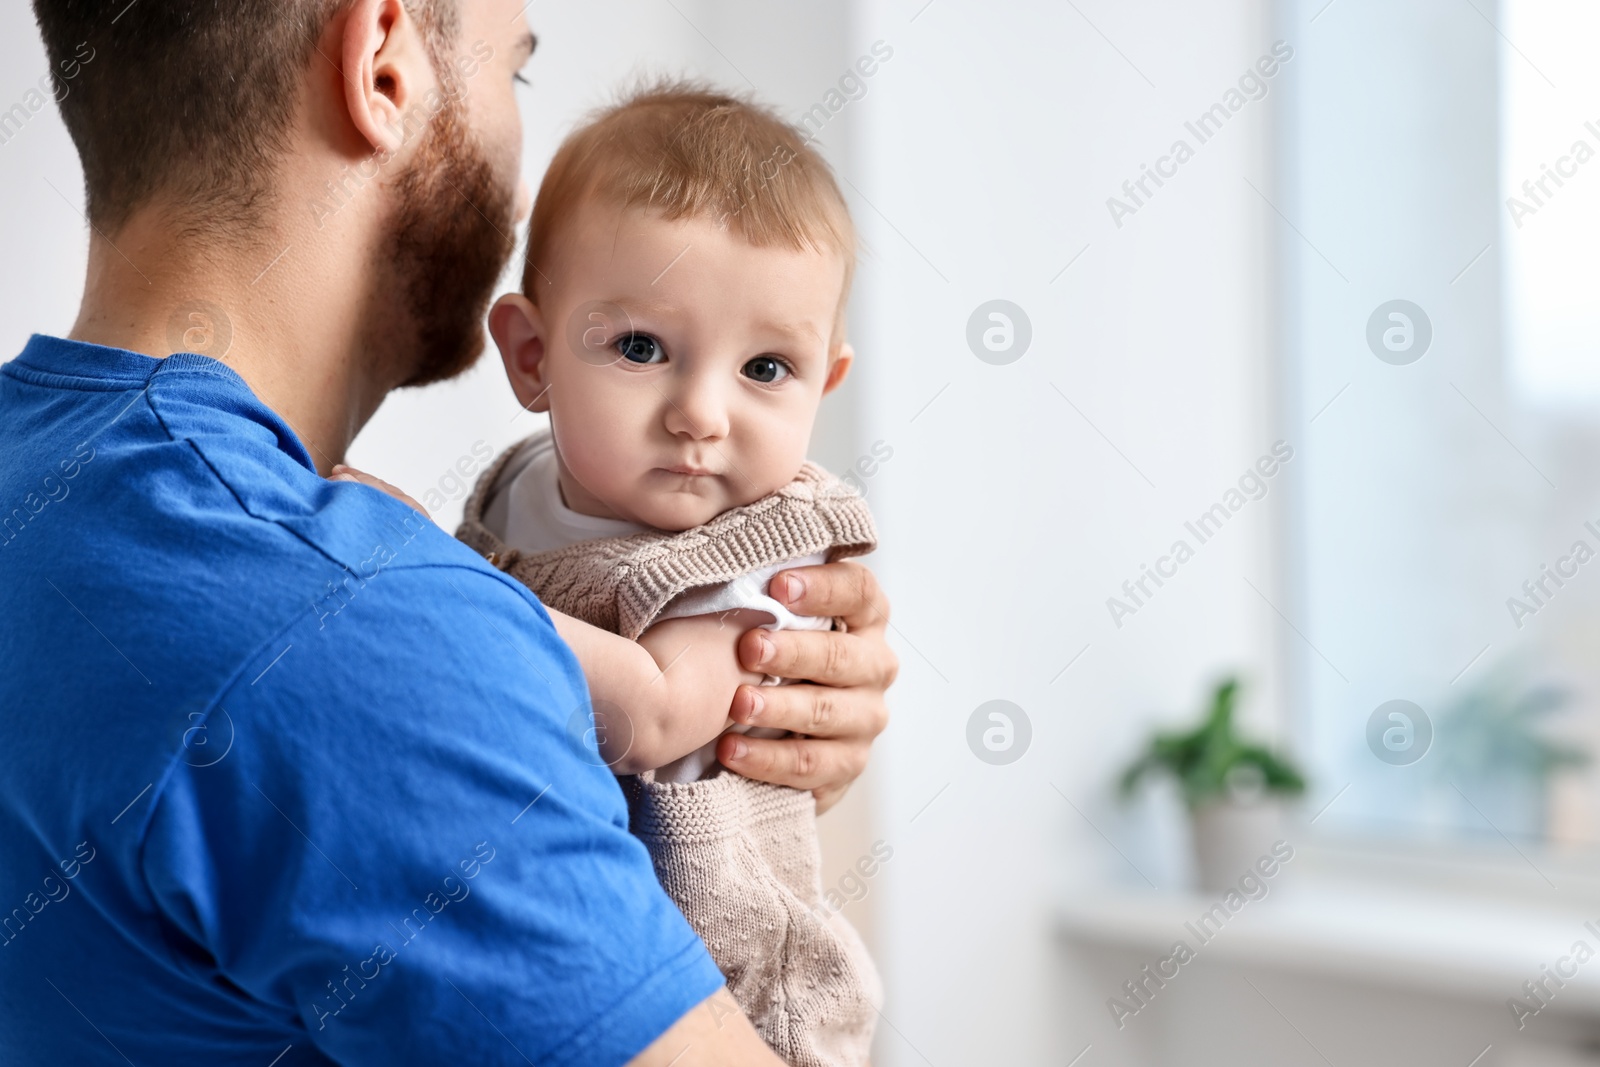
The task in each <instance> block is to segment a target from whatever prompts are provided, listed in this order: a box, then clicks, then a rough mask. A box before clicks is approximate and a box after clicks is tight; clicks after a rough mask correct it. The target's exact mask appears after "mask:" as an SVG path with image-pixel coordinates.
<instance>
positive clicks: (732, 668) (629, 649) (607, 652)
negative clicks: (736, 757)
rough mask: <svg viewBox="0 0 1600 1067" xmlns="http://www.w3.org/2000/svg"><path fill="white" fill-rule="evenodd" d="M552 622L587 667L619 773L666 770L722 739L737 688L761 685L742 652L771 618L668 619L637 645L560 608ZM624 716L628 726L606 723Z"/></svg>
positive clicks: (739, 614)
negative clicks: (743, 643)
mask: <svg viewBox="0 0 1600 1067" xmlns="http://www.w3.org/2000/svg"><path fill="white" fill-rule="evenodd" d="M550 618H551V620H552V621H554V623H555V626H556V632H557V633H559V634H560V635H561V639H562V640H563V641H565V642H566V643H567V644H568V645H569V646H571V648H572V651H573V654H574V655H576V656H577V657H578V663H579V664H580V665H581V666H582V667H583V674H584V677H585V678H587V679H588V681H589V693H590V696H591V698H592V701H593V704H594V709H595V720H596V722H595V725H596V727H597V730H598V733H599V740H600V756H601V758H602V759H604V760H605V761H606V764H607V766H609V767H610V768H611V769H612V770H613V771H615V772H616V773H617V774H638V773H639V772H640V771H647V770H650V769H652V768H655V767H661V766H664V765H665V764H668V763H671V762H672V761H673V760H675V759H678V758H679V757H681V756H687V755H688V754H689V753H691V752H693V751H695V750H696V749H698V748H700V747H701V746H703V745H707V744H709V743H711V742H712V741H714V740H716V738H717V735H719V734H721V733H722V731H724V730H726V729H727V728H728V726H729V724H730V723H731V721H732V720H730V719H729V718H728V707H729V705H731V704H732V703H733V694H734V690H736V689H737V688H738V687H739V686H740V685H741V684H749V685H759V684H760V683H761V675H759V674H754V673H752V672H750V671H746V670H744V669H743V668H742V667H740V666H739V656H738V651H737V649H736V647H735V646H736V645H737V644H738V641H739V638H740V637H741V636H743V634H744V632H745V631H746V630H749V629H751V628H752V627H755V626H758V625H760V624H761V623H763V622H766V621H767V620H768V616H767V615H765V614H764V613H762V612H758V611H730V612H726V613H723V614H720V615H695V616H691V617H689V618H684V619H667V620H666V621H664V622H658V623H656V624H655V625H654V626H652V627H650V629H648V630H646V631H645V632H644V633H643V634H642V635H640V637H639V640H638V641H637V642H634V641H629V640H628V639H627V638H626V637H620V636H618V635H617V634H614V633H611V632H610V631H608V630H602V629H600V628H599V627H598V626H591V625H590V624H589V623H586V622H583V621H582V620H580V619H575V618H573V617H572V616H570V615H563V614H562V613H561V612H559V611H555V610H553V609H552V610H551V611H550ZM617 714H621V715H622V716H624V717H625V718H626V719H627V721H626V722H615V721H607V719H608V718H614V716H615V715H617Z"/></svg>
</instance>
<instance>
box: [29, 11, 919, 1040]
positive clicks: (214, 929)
mask: <svg viewBox="0 0 1600 1067" xmlns="http://www.w3.org/2000/svg"><path fill="white" fill-rule="evenodd" d="M519 8H520V9H521V10H519ZM34 10H35V15H36V17H37V19H38V23H39V27H40V31H41V33H42V35H43V38H44V42H45V46H46V50H47V52H48V54H49V57H50V60H51V63H52V68H53V69H54V68H55V67H56V66H58V65H61V68H62V69H66V68H65V64H68V63H71V62H73V57H75V56H82V55H85V54H92V55H93V56H94V57H95V58H94V61H93V63H92V65H90V66H85V67H83V69H82V70H81V73H80V74H79V75H78V76H77V77H76V78H75V80H74V83H73V87H72V92H71V93H69V94H65V95H64V96H62V98H61V99H60V106H61V111H62V115H63V118H64V119H65V121H66V125H67V128H68V130H69V131H70V133H71V135H72V138H73V141H74V143H75V145H76V146H77V149H78V152H79V155H80V156H81V159H82V162H83V172H84V183H85V188H86V193H87V203H88V207H87V214H88V221H89V224H90V231H91V233H90V251H89V266H88V276H87V280H86V283H85V286H84V294H83V301H82V306H81V310H80V313H79V316H78V319H77V322H76V323H75V325H74V326H73V328H72V331H71V333H70V334H69V335H68V337H66V338H55V337H46V336H35V337H34V338H33V339H32V340H31V341H30V342H29V343H28V345H27V347H26V348H25V349H24V351H23V352H22V353H21V354H20V355H19V356H18V357H17V358H16V359H14V360H12V361H11V362H10V363H7V364H5V365H4V366H3V367H0V590H4V593H5V601H6V604H7V607H8V609H9V620H10V621H8V622H7V624H6V625H5V626H4V627H0V664H3V665H4V668H5V669H4V671H3V672H0V706H3V707H4V709H5V711H4V713H3V714H0V753H3V754H4V758H5V760H6V764H7V769H6V772H5V774H3V775H0V1061H4V1062H5V1063H17V1064H35V1063H37V1064H44V1063H71V1064H75V1065H78V1064H121V1063H124V1062H126V1063H151V1064H155V1063H159V1064H175V1063H191V1062H193V1063H200V1062H203V1063H208V1064H238V1065H251V1067H268V1065H276V1067H291V1065H295V1064H334V1063H337V1064H384V1065H389V1064H412V1063H416V1064H437V1063H443V1062H463V1063H471V1064H491V1063H504V1064H520V1063H525V1062H526V1063H539V1064H541V1065H544V1064H552V1065H553V1064H575V1065H589V1064H595V1065H601V1064H622V1063H637V1064H651V1065H653V1064H667V1063H669V1062H670V1063H674V1064H679V1065H682V1067H688V1065H690V1064H706V1065H711V1064H736V1063H737V1064H760V1063H767V1064H775V1063H777V1062H778V1061H777V1059H776V1058H775V1057H773V1056H772V1054H771V1053H770V1052H769V1051H768V1050H767V1049H766V1048H765V1046H764V1045H762V1044H761V1042H760V1040H759V1038H758V1037H757V1036H756V1034H755V1032H754V1030H753V1029H752V1028H751V1027H750V1025H749V1023H748V1022H747V1021H745V1020H744V1018H743V1017H742V1016H740V1015H738V1014H737V1011H736V1010H735V1009H733V1008H732V1007H731V1004H732V1001H731V999H730V998H728V996H727V994H726V993H725V992H723V991H722V976H721V975H720V974H719V973H718V972H717V970H716V968H715V966H714V965H713V964H712V962H711V960H710V958H709V956H708V955H707V954H706V951H705V949H704V947H703V946H702V945H701V944H700V943H699V942H698V941H697V940H696V939H695V937H694V936H693V933H692V932H691V931H690V930H689V928H688V926H687V925H686V923H685V922H684V920H683V919H682V917H681V916H680V915H678V913H677V912H676V910H675V909H674V908H673V906H672V904H671V903H670V901H668V899H667V898H666V897H665V896H664V895H663V894H662V892H661V890H660V889H659V887H658V886H657V885H656V882H655V878H654V875H653V872H652V871H651V869H650V865H649V861H648V859H647V857H646V854H645V851H644V849H643V847H642V846H640V845H639V844H638V843H637V842H636V841H635V840H634V839H632V838H631V837H630V836H629V835H628V833H627V827H626V818H625V809H624V806H623V802H622V797H621V794H620V791H619V790H618V788H617V786H616V783H615V781H614V780H613V778H612V777H611V775H610V773H609V772H608V771H607V769H606V768H605V767H604V766H603V765H600V763H599V761H598V758H597V756H596V753H595V746H594V741H593V738H592V736H591V735H590V733H589V730H588V728H587V727H588V723H589V718H588V698H587V693H586V690H585V686H584V682H583V678H582V675H581V673H580V671H579V669H578V665H577V663H576V661H575V660H574V659H573V658H572V656H571V654H570V652H569V651H568V650H567V649H566V647H565V646H564V645H562V644H561V642H560V640H559V639H558V638H557V636H556V634H555V631H554V630H553V629H552V628H551V626H550V623H549V618H548V616H547V615H546V614H545V612H544V610H543V608H542V607H541V606H540V605H539V604H538V602H537V601H535V600H534V599H533V598H532V597H531V596H530V595H528V594H527V593H526V592H525V591H524V590H523V589H522V587H521V586H520V585H517V584H516V583H514V582H513V581H512V580H510V579H509V578H507V577H506V576H504V575H502V574H500V573H499V572H498V571H496V570H495V569H494V568H493V567H491V566H489V565H488V564H487V563H486V562H485V561H484V560H482V559H479V558H478V557H476V556H475V555H474V554H473V553H472V552H471V551H469V550H468V549H467V548H466V547H465V546H463V545H461V544H459V543H458V542H456V541H454V540H452V539H451V538H450V537H449V536H448V535H446V534H445V533H443V532H442V531H440V530H439V529H438V528H437V527H435V526H433V525H432V524H431V523H429V522H427V521H425V519H424V517H423V516H421V515H420V514H418V512H417V511H415V510H413V509H412V508H411V507H408V506H407V505H406V503H405V502H403V501H401V500H398V499H396V498H395V497H394V496H392V495H388V494H386V493H384V492H380V491H378V489H377V488H374V487H373V484H372V483H373V482H374V481H375V480H373V479H367V478H364V477H360V476H353V475H340V476H338V477H334V478H330V477H329V476H330V475H333V474H335V473H336V472H335V468H336V467H338V466H339V465H340V462H341V460H342V459H343V457H344V455H345V452H346V449H347V448H348V446H349V444H350V442H351V439H352V438H353V437H355V435H356V434H357V433H358V432H359V431H360V429H361V427H362V426H363V425H364V424H365V423H366V422H367V421H368V419H370V418H371V416H372V414H373V413H374V412H375V411H376V410H377V409H378V406H379V405H380V404H381V403H382V401H383V399H384V397H385V396H386V395H387V394H388V393H389V392H390V391H391V390H393V389H396V388H399V387H402V386H418V385H425V384H427V383H430V382H436V381H441V380H444V379H446V378H449V377H451V376H452V375H455V374H458V373H460V372H461V371H463V370H465V369H466V368H467V367H469V366H471V365H472V363H473V361H474V360H476V359H477V357H478V356H479V354H480V352H481V351H482V349H483V347H484V337H483V326H482V323H483V319H484V313H485V309H486V307H487V303H488V299H489V297H490V295H491V288H492V285H493V283H494V281H495V280H496V278H497V277H498V275H499V274H500V271H501V268H502V267H503V266H504V265H505V263H506V260H507V257H508V255H509V254H510V252H511V251H512V245H513V242H512V241H511V239H510V238H509V236H508V235H509V234H511V233H512V232H513V231H514V228H515V226H516V223H517V221H518V220H520V218H521V217H523V216H524V215H525V214H526V212H527V210H528V201H529V197H528V186H527V184H526V183H525V182H524V181H522V179H521V176H520V166H521V139H522V134H521V122H520V118H519V115H518V110H517V104H516V100H515V97H514V94H513V80H514V78H516V76H517V74H518V71H519V69H520V68H521V67H522V66H523V65H524V64H525V63H526V62H527V60H528V59H529V57H530V55H531V54H532V51H533V48H534V39H533V36H532V34H531V33H530V32H529V29H528V25H527V23H526V21H525V19H524V16H523V13H522V11H525V10H526V5H525V4H524V3H523V2H522V0H272V2H266V0H237V2H235V3H231V4H230V3H225V2H224V0H142V2H141V0H132V2H129V0H35V2H34ZM352 479H354V481H352ZM362 481H365V482H367V483H368V484H360V482H362ZM773 593H774V595H775V596H777V597H778V598H779V599H780V600H783V601H785V602H787V603H788V604H789V606H791V607H793V608H794V609H795V610H797V611H798V612H800V613H801V614H810V615H818V616H840V617H843V618H844V619H845V620H846V621H847V623H848V624H849V625H848V632H840V633H820V632H807V631H783V632H777V633H771V634H767V633H765V632H763V631H757V632H752V633H751V634H748V635H746V638H745V639H744V640H743V641H742V643H741V646H740V655H741V658H742V659H743V661H744V663H745V666H746V667H747V668H748V669H750V670H752V671H754V672H756V673H760V674H770V675H779V676H783V677H787V678H793V679H801V680H808V681H809V683H810V684H800V685H792V686H783V687H778V688H776V689H768V690H767V691H766V694H765V700H764V708H762V710H761V711H760V725H763V726H772V727H777V728H780V729H787V730H792V731H795V732H797V733H800V734H803V735H805V736H804V737H800V738H790V739H777V740H765V739H757V738H746V737H737V738H735V737H732V736H730V737H728V738H725V739H724V740H723V743H722V748H721V750H720V751H719V757H720V758H721V759H722V761H723V762H724V763H726V764H727V765H728V766H729V767H730V768H731V769H733V770H735V771H738V772H740V773H743V774H747V775H750V776H752V777H756V778H761V779H763V780H766V781H771V782H776V783H779V784H784V785H791V786H795V787H797V788H803V789H812V790H813V791H815V793H816V795H817V797H818V802H819V807H825V806H827V805H828V804H829V803H831V802H832V801H834V800H836V799H837V798H838V796H839V795H840V794H841V793H842V792H843V791H844V789H845V788H846V787H847V786H848V784H849V783H850V782H851V781H852V780H853V779H854V778H855V777H856V775H858V774H859V773H860V770H861V768H862V767H863V766H864V763H865V760H866V756H867V751H868V749H869V747H870V745H871V741H872V738H873V737H874V736H876V734H877V733H878V732H879V731H880V730H881V729H882V727H883V724H884V722H885V711H884V700H883V694H884V690H885V688H886V687H887V686H888V684H889V683H890V681H891V680H892V678H893V675H894V673H895V659H894V656H893V654H892V653H891V652H890V651H889V649H888V647H887V645H886V644H885V643H884V639H883V631H884V627H885V625H886V611H887V604H886V603H885V601H884V598H883V596H882V594H881V593H880V592H879V591H878V588H877V586H876V584H875V583H874V582H873V581H872V579H871V577H870V575H869V574H868V573H867V572H866V571H865V570H863V569H861V568H860V567H857V566H854V565H851V564H835V565H831V566H828V567H817V568H804V569H801V570H797V571H792V572H789V573H788V574H786V575H779V576H778V577H777V578H776V579H775V580H774V583H773ZM755 708H756V702H755V701H754V700H753V699H752V695H751V694H750V693H748V692H745V691H743V690H741V692H740V694H739V695H738V696H737V697H736V698H735V700H734V705H733V707H732V709H731V710H730V714H731V716H732V717H733V718H734V719H735V720H737V721H741V722H749V721H751V720H752V719H754V717H755Z"/></svg>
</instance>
